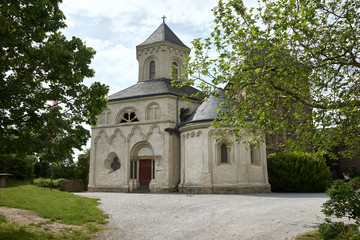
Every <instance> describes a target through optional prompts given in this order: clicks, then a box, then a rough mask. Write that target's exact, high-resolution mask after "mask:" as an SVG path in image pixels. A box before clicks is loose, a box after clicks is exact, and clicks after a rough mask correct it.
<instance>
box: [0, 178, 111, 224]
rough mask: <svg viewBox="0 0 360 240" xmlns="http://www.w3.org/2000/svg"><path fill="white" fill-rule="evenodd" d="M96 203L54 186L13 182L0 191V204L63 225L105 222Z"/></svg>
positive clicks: (95, 200)
mask: <svg viewBox="0 0 360 240" xmlns="http://www.w3.org/2000/svg"><path fill="white" fill-rule="evenodd" d="M98 205H99V199H94V198H85V197H79V196H76V195H73V194H71V193H68V192H61V191H58V190H54V189H53V190H51V191H50V190H49V189H47V188H40V187H37V186H33V185H30V184H25V185H18V184H15V186H11V185H10V186H9V187H7V188H3V189H1V190H0V206H7V207H10V208H21V209H26V210H29V211H31V212H34V213H36V214H37V215H39V216H40V217H44V218H50V219H52V220H58V222H60V223H64V224H72V225H84V224H86V223H88V222H96V223H100V224H104V223H106V221H105V219H106V218H107V215H105V214H104V213H103V212H102V211H101V210H100V209H99V208H97V206H98Z"/></svg>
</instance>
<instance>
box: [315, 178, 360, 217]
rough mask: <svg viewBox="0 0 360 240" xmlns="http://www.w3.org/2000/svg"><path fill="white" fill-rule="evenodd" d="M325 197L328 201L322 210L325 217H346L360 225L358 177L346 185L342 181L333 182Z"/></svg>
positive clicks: (359, 180)
mask: <svg viewBox="0 0 360 240" xmlns="http://www.w3.org/2000/svg"><path fill="white" fill-rule="evenodd" d="M327 195H328V196H329V197H330V199H329V200H327V201H326V202H325V203H324V204H323V210H322V212H323V213H324V214H325V215H326V216H328V217H330V216H331V215H335V216H336V217H338V218H341V217H348V218H349V219H354V220H355V221H356V222H357V223H358V224H359V223H360V177H356V178H353V179H351V180H350V181H349V182H347V183H345V182H344V181H342V180H336V181H334V183H333V184H332V186H331V187H330V188H329V189H328V191H327Z"/></svg>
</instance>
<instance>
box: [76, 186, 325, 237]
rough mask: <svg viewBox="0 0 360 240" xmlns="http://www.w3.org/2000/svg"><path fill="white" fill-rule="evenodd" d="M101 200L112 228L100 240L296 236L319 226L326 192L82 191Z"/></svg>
mask: <svg viewBox="0 0 360 240" xmlns="http://www.w3.org/2000/svg"><path fill="white" fill-rule="evenodd" d="M77 195H79V196H86V197H95V198H100V199H101V205H100V208H101V209H103V210H104V211H105V212H106V213H108V214H110V219H109V224H108V226H109V230H108V231H106V232H104V233H102V234H100V235H99V236H98V237H97V238H96V239H98V240H100V239H101V240H105V239H106V240H110V239H222V240H223V239H261V240H262V239H276V240H279V239H292V237H294V236H296V235H297V234H299V233H303V232H306V231H309V230H314V229H316V228H317V226H318V224H319V223H321V222H322V220H323V218H324V215H323V214H322V213H321V205H322V204H323V202H325V201H326V200H327V196H326V195H325V194H324V193H315V194H293V193H289V194H284V193H281V194H279V193H264V194H247V195H215V194H213V195H205V194H204V195H202V194H199V195H191V194H152V193H147V194H146V193H145V194H140V193H96V192H86V193H78V194H77Z"/></svg>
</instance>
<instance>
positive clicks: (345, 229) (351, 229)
mask: <svg viewBox="0 0 360 240" xmlns="http://www.w3.org/2000/svg"><path fill="white" fill-rule="evenodd" d="M319 233H320V236H321V237H322V239H324V240H336V239H339V240H342V239H350V240H359V239H360V235H359V231H358V228H357V226H356V225H354V224H351V225H345V224H344V223H343V222H331V220H329V219H328V218H327V219H325V222H324V223H322V224H320V225H319Z"/></svg>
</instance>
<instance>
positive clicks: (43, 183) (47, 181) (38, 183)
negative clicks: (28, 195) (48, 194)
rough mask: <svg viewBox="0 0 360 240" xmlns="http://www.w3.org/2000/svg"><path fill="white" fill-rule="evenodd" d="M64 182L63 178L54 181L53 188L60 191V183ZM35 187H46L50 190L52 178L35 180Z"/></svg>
mask: <svg viewBox="0 0 360 240" xmlns="http://www.w3.org/2000/svg"><path fill="white" fill-rule="evenodd" d="M61 180H63V179H62V178H60V179H53V184H52V187H53V188H56V189H59V182H60V181H61ZM34 185H36V186H38V187H45V188H50V185H51V179H50V178H37V179H35V180H34Z"/></svg>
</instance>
